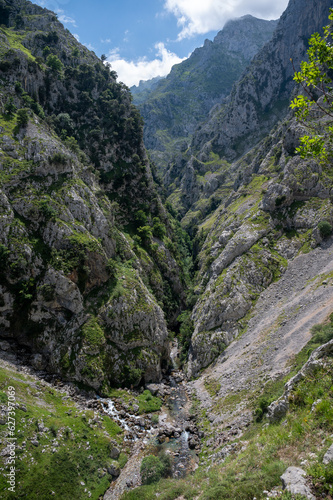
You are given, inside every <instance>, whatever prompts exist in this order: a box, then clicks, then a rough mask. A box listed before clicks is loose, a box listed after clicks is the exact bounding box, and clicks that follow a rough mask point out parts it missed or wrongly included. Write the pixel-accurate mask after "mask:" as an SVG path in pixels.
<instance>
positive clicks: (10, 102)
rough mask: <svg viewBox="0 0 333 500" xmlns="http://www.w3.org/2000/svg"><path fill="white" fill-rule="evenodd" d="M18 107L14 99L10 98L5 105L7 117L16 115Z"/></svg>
mask: <svg viewBox="0 0 333 500" xmlns="http://www.w3.org/2000/svg"><path fill="white" fill-rule="evenodd" d="M16 109H17V108H16V106H15V104H14V99H13V98H12V97H10V98H9V99H8V101H7V102H6V104H5V114H6V115H7V116H13V114H14V113H15V111H16Z"/></svg>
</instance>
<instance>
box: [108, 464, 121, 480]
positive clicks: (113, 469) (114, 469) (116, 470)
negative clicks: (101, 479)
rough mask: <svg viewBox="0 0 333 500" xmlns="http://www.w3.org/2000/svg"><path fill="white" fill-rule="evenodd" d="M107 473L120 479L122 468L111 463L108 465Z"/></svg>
mask: <svg viewBox="0 0 333 500" xmlns="http://www.w3.org/2000/svg"><path fill="white" fill-rule="evenodd" d="M107 471H108V473H109V474H110V475H111V476H114V477H118V476H119V474H120V467H119V464H118V463H117V462H114V461H112V462H110V463H109V464H108V465H107Z"/></svg>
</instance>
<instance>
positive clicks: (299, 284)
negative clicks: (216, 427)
mask: <svg viewBox="0 0 333 500" xmlns="http://www.w3.org/2000/svg"><path fill="white" fill-rule="evenodd" d="M330 273H333V239H330V240H329V241H328V242H326V243H325V244H323V245H322V246H321V247H318V248H316V249H315V250H313V251H312V252H310V253H309V254H304V255H300V256H298V257H296V258H295V259H294V260H293V261H291V262H290V264H289V266H288V268H287V270H286V272H285V273H284V275H283V276H282V278H281V279H280V280H279V281H278V282H276V283H273V284H272V285H271V286H270V287H268V288H267V289H266V290H265V291H264V292H263V293H262V294H261V296H260V298H259V300H258V302H257V304H256V306H255V307H254V309H253V315H252V318H251V320H250V321H249V324H248V328H247V331H246V332H245V333H244V334H243V336H242V337H241V338H239V339H237V340H235V341H234V342H233V343H232V344H230V346H228V348H227V349H226V350H225V351H224V353H223V354H222V355H221V356H220V357H219V358H218V359H217V360H216V362H215V363H214V364H213V365H212V366H210V367H209V368H208V369H206V370H205V371H204V372H203V374H202V375H201V376H200V378H199V379H198V380H196V381H195V382H193V383H192V384H191V385H192V387H194V389H195V390H196V392H197V395H198V397H199V398H200V400H201V402H202V404H203V406H205V407H207V408H209V407H210V406H211V405H212V403H213V401H212V398H211V397H210V395H209V394H208V392H207V390H206V388H205V381H206V382H207V381H209V380H210V379H215V380H217V381H218V382H219V384H220V385H221V389H220V390H219V392H218V394H217V395H216V396H217V397H219V398H223V397H225V396H226V395H228V394H235V393H238V392H242V393H244V392H246V391H247V392H251V389H254V388H257V387H259V386H263V385H264V383H265V382H266V381H267V380H269V379H274V378H276V377H278V376H279V375H281V374H285V373H287V372H288V363H290V361H291V360H292V359H293V357H294V356H295V354H297V353H298V352H299V351H300V350H301V349H302V348H303V347H304V346H305V345H306V344H307V342H308V341H309V340H310V337H311V334H310V329H311V327H312V326H313V325H315V324H317V323H320V322H322V321H324V320H325V319H326V317H327V316H328V315H329V314H330V313H331V312H332V311H333V274H331V275H330ZM244 397H245V396H244ZM214 399H215V398H214ZM241 407H242V405H241V406H240V407H238V409H237V408H236V410H234V411H233V415H230V414H228V412H226V415H225V417H227V418H228V419H230V418H231V419H233V418H235V416H236V414H237V413H238V414H240V413H241V412H242V408H241ZM222 415H223V408H222ZM216 417H218V420H219V421H222V420H225V418H224V419H223V418H221V414H220V415H219V416H217V415H216Z"/></svg>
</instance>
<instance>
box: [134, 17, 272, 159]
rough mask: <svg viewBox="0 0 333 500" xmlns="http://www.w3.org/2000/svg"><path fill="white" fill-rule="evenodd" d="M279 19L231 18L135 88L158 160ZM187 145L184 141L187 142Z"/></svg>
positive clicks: (188, 131)
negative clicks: (167, 68) (214, 33)
mask: <svg viewBox="0 0 333 500" xmlns="http://www.w3.org/2000/svg"><path fill="white" fill-rule="evenodd" d="M276 25H277V22H276V21H264V20H262V19H256V18H254V17H252V16H244V17H242V18H240V19H235V20H232V21H229V22H228V23H227V24H226V25H225V26H224V28H223V30H221V31H220V32H219V33H218V34H217V36H216V37H215V39H214V41H213V42H212V41H210V40H206V41H205V43H204V46H203V47H200V48H198V49H196V50H195V51H194V52H193V53H192V54H191V56H190V57H189V58H188V59H187V60H185V61H183V62H182V63H180V64H178V65H175V66H174V67H173V68H172V70H171V72H170V74H169V75H168V76H167V77H166V78H164V79H161V80H160V81H159V82H157V83H153V86H152V89H151V90H150V91H149V90H148V91H147V90H145V87H143V86H142V92H140V88H136V89H135V92H134V103H135V104H137V105H138V107H139V109H140V111H141V113H142V116H143V118H144V122H145V128H144V141H145V145H146V147H147V148H148V149H149V150H151V153H152V154H153V158H154V161H156V163H157V165H159V166H160V167H161V168H163V163H165V161H166V159H168V158H169V156H170V151H169V149H170V147H172V149H173V151H174V149H175V144H174V143H176V144H177V145H176V148H177V149H179V148H180V149H181V148H182V147H183V145H184V144H186V143H188V141H189V139H188V137H189V136H191V135H192V134H193V132H194V130H195V128H196V127H197V125H198V124H199V123H200V122H201V121H203V120H206V117H207V116H208V113H209V112H210V110H211V109H212V107H213V106H214V105H215V104H217V103H218V102H221V100H222V99H223V98H225V97H226V96H227V95H228V94H229V93H230V90H231V86H232V84H233V83H234V82H235V81H236V80H237V79H238V78H239V77H240V75H241V73H242V72H243V71H244V69H245V68H246V66H247V65H248V64H249V62H250V61H251V59H252V58H253V56H254V55H255V54H256V53H257V52H258V50H259V49H260V48H261V47H262V46H263V45H264V44H265V43H266V42H267V41H268V40H270V38H271V37H272V34H273V31H274V29H275V27H276ZM185 149H186V147H185Z"/></svg>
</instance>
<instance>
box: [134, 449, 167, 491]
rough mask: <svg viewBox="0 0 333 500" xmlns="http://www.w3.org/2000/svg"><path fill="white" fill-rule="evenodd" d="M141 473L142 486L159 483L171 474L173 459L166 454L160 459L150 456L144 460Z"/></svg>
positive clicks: (159, 457)
mask: <svg viewBox="0 0 333 500" xmlns="http://www.w3.org/2000/svg"><path fill="white" fill-rule="evenodd" d="M140 473H141V479H142V484H152V483H157V481H159V480H160V479H161V478H162V477H167V476H168V475H170V474H171V459H170V457H169V456H168V455H165V454H161V455H160V456H158V457H155V456H154V455H148V456H147V457H145V458H144V459H143V460H142V463H141V468H140Z"/></svg>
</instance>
